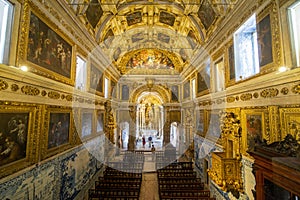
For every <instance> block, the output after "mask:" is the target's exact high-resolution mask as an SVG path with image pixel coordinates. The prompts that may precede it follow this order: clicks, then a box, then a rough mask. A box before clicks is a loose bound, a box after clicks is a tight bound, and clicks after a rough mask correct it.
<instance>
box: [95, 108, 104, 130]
mask: <svg viewBox="0 0 300 200" xmlns="http://www.w3.org/2000/svg"><path fill="white" fill-rule="evenodd" d="M103 130H104V110H97V111H96V132H97V134H99V133H101V132H103Z"/></svg>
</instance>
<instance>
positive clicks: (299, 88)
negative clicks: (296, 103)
mask: <svg viewBox="0 0 300 200" xmlns="http://www.w3.org/2000/svg"><path fill="white" fill-rule="evenodd" d="M292 92H293V93H295V94H300V84H298V85H295V86H294V87H293V88H292Z"/></svg>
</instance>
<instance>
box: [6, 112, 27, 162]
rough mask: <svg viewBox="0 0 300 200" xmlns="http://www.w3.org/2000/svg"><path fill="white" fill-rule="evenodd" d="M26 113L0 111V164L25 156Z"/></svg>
mask: <svg viewBox="0 0 300 200" xmlns="http://www.w3.org/2000/svg"><path fill="white" fill-rule="evenodd" d="M28 118H29V114H28V113H0V119H1V120H0V166H2V165H5V164H8V163H11V162H14V161H17V160H20V159H22V158H25V157H26V147H27V135H28Z"/></svg>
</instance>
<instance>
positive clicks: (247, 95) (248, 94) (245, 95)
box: [241, 93, 252, 101]
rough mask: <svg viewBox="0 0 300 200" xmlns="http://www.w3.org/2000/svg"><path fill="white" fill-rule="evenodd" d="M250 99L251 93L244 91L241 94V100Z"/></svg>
mask: <svg viewBox="0 0 300 200" xmlns="http://www.w3.org/2000/svg"><path fill="white" fill-rule="evenodd" d="M251 99H252V94H251V93H246V94H242V95H241V100H242V101H249V100H251Z"/></svg>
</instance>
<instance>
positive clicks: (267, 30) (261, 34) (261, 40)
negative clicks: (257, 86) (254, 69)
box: [257, 15, 273, 67]
mask: <svg viewBox="0 0 300 200" xmlns="http://www.w3.org/2000/svg"><path fill="white" fill-rule="evenodd" d="M257 41H258V55H259V66H260V67H263V66H265V65H267V64H269V63H271V62H273V52H272V33H271V25H270V15H267V16H266V17H265V18H264V19H262V20H261V21H260V22H259V23H258V26H257Z"/></svg>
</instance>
